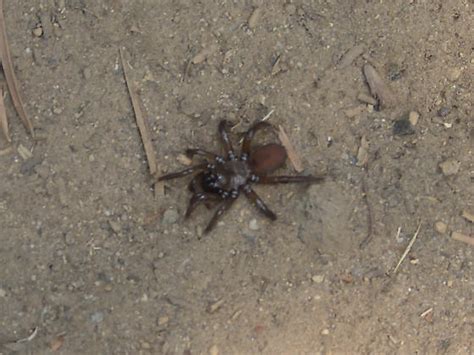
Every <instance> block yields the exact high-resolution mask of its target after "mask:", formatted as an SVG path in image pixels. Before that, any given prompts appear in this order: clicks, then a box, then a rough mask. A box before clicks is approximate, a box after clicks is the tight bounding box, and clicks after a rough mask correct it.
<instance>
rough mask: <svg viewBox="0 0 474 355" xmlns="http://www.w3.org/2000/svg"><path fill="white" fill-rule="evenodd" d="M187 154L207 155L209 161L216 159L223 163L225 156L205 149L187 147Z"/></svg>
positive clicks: (189, 155)
mask: <svg viewBox="0 0 474 355" xmlns="http://www.w3.org/2000/svg"><path fill="white" fill-rule="evenodd" d="M186 155H187V156H188V157H190V158H192V157H194V156H195V155H200V156H203V157H206V158H207V159H208V160H209V161H215V162H217V163H220V164H222V163H223V162H224V158H223V157H221V156H220V155H217V154H214V153H211V152H208V151H206V150H203V149H199V148H198V149H186Z"/></svg>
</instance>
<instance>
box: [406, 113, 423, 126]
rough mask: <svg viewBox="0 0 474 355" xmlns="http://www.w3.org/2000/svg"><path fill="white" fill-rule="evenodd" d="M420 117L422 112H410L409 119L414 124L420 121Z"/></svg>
mask: <svg viewBox="0 0 474 355" xmlns="http://www.w3.org/2000/svg"><path fill="white" fill-rule="evenodd" d="M419 118H420V114H419V113H418V112H416V111H411V112H410V113H409V114H408V121H410V123H411V124H412V126H416V124H417V123H418V119H419Z"/></svg>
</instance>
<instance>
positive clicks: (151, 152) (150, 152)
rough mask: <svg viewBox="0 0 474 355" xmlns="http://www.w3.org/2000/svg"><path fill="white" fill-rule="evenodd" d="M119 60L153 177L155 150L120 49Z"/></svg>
mask: <svg viewBox="0 0 474 355" xmlns="http://www.w3.org/2000/svg"><path fill="white" fill-rule="evenodd" d="M120 58H121V60H122V68H123V73H124V76H125V82H126V84H127V88H128V92H129V95H130V99H131V100H132V106H133V110H134V112H135V119H136V121H137V126H138V129H139V131H140V135H141V138H142V143H143V147H144V149H145V155H146V158H147V161H148V168H149V169H150V174H151V175H152V176H154V175H155V174H156V172H157V170H158V169H157V165H156V153H155V149H154V148H153V143H152V142H151V137H150V133H149V129H148V124H147V122H146V121H145V117H144V115H143V112H142V109H141V106H140V99H139V97H138V94H137V92H136V89H135V87H134V86H133V84H132V83H131V82H130V79H129V75H128V68H127V63H126V62H125V59H124V53H123V50H122V49H120Z"/></svg>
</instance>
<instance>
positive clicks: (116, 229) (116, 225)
mask: <svg viewBox="0 0 474 355" xmlns="http://www.w3.org/2000/svg"><path fill="white" fill-rule="evenodd" d="M109 226H110V228H111V229H112V230H113V232H114V233H115V234H118V233H119V232H121V231H122V226H121V225H120V223H118V222H116V221H112V220H109Z"/></svg>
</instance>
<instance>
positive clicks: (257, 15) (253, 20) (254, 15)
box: [247, 7, 262, 30]
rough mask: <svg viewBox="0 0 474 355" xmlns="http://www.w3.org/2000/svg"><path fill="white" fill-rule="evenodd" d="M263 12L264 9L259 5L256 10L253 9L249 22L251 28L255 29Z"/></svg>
mask: <svg viewBox="0 0 474 355" xmlns="http://www.w3.org/2000/svg"><path fill="white" fill-rule="evenodd" d="M261 12H262V10H261V9H260V8H259V7H257V8H256V9H255V10H253V12H252V15H250V17H249V20H248V22H247V24H248V26H249V28H250V29H251V30H253V29H254V28H255V27H256V26H257V23H258V20H259V19H260V14H261Z"/></svg>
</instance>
